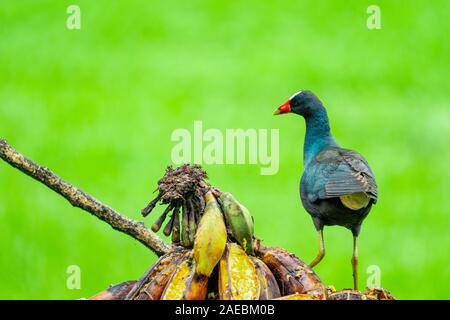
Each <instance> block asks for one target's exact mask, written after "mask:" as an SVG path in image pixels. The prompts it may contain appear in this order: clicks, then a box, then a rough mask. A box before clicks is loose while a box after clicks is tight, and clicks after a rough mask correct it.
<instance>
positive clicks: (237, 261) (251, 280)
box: [219, 243, 260, 300]
mask: <svg viewBox="0 0 450 320" xmlns="http://www.w3.org/2000/svg"><path fill="white" fill-rule="evenodd" d="M259 292H260V288H259V281H258V277H257V275H256V270H255V266H254V265H253V262H252V261H251V260H250V258H249V257H248V256H247V254H246V253H245V252H244V250H243V249H242V248H241V246H239V245H238V244H236V243H228V244H227V247H226V249H225V252H224V254H223V257H222V259H221V260H220V263H219V299H220V300H258V299H259Z"/></svg>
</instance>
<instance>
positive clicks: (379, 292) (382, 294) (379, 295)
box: [365, 288, 395, 300]
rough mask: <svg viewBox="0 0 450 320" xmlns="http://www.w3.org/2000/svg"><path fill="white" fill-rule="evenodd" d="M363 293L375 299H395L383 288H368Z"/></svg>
mask: <svg viewBox="0 0 450 320" xmlns="http://www.w3.org/2000/svg"><path fill="white" fill-rule="evenodd" d="M365 294H366V295H368V296H369V297H373V298H375V299H377V300H395V297H394V296H393V295H392V294H391V293H390V292H389V291H387V290H385V289H383V288H368V289H367V291H366V292H365Z"/></svg>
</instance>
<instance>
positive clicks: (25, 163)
mask: <svg viewBox="0 0 450 320" xmlns="http://www.w3.org/2000/svg"><path fill="white" fill-rule="evenodd" d="M0 158H1V159H3V160H4V161H5V162H7V163H9V164H10V165H11V166H13V167H15V168H17V169H19V170H20V171H22V172H23V173H25V174H26V175H28V176H30V177H32V178H33V179H35V180H37V181H39V182H41V183H43V184H44V185H46V186H47V187H49V188H50V189H52V190H53V191H55V192H56V193H58V194H60V195H61V196H63V197H64V198H65V199H66V200H68V201H69V202H70V203H71V204H72V205H73V206H74V207H77V208H80V209H83V210H85V211H87V212H89V213H91V214H92V215H94V216H96V217H97V218H99V219H100V220H102V221H104V222H106V223H108V224H109V225H110V226H111V227H113V228H114V229H115V230H118V231H121V232H123V233H125V234H128V235H129V236H131V237H133V238H135V239H136V240H138V241H140V242H141V243H142V244H144V245H145V246H146V247H148V248H149V249H150V250H152V251H153V252H154V253H155V254H157V255H158V256H162V255H164V254H166V253H168V252H169V251H170V250H171V249H172V247H171V246H170V245H169V244H167V243H165V242H164V241H163V240H162V239H161V238H160V237H159V236H157V235H156V234H155V233H154V232H152V231H151V230H149V229H148V228H147V227H145V225H144V223H142V222H140V221H135V220H132V219H130V218H128V217H126V216H124V215H122V214H120V213H118V212H117V211H115V210H113V209H112V208H110V207H109V206H107V205H105V204H103V203H101V202H100V201H99V200H97V199H95V198H94V197H92V196H91V195H89V194H88V193H86V192H84V191H83V190H81V189H79V188H77V187H76V186H74V185H72V184H70V183H68V182H66V181H64V180H63V179H61V178H60V177H58V176H57V175H56V174H54V173H53V172H52V171H51V170H50V169H48V168H46V167H44V166H41V165H39V164H37V163H35V162H33V161H31V160H30V159H28V158H26V157H25V156H24V155H22V154H21V153H20V152H18V151H17V150H15V149H14V148H13V147H11V146H10V145H9V144H8V143H7V142H6V140H0Z"/></svg>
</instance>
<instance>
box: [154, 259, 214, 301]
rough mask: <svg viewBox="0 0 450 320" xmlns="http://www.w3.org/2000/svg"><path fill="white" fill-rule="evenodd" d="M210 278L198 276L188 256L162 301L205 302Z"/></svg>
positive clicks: (170, 281) (174, 275)
mask: <svg viewBox="0 0 450 320" xmlns="http://www.w3.org/2000/svg"><path fill="white" fill-rule="evenodd" d="M207 293H208V277H206V276H202V275H198V274H197V273H196V272H195V266H194V263H193V261H192V258H191V257H190V256H187V257H186V258H185V259H184V260H183V261H182V262H181V263H180V264H179V265H178V268H177V270H176V272H174V273H173V275H172V276H171V278H170V280H169V282H168V284H167V286H166V288H165V289H164V292H163V294H162V296H161V300H205V299H206V295H207Z"/></svg>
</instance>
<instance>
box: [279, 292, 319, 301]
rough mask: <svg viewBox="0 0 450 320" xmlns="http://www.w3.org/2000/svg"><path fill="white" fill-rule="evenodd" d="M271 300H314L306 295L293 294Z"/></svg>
mask: <svg viewBox="0 0 450 320" xmlns="http://www.w3.org/2000/svg"><path fill="white" fill-rule="evenodd" d="M272 300H314V297H313V296H311V295H310V294H308V293H294V294H290V295H288V296H283V297H279V298H276V299H272Z"/></svg>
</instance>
